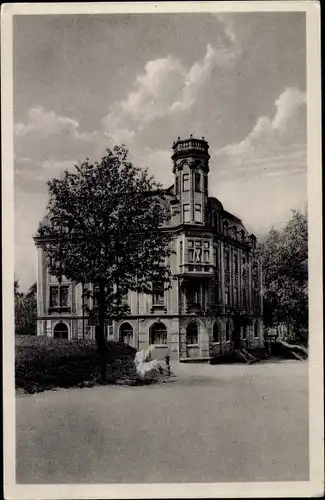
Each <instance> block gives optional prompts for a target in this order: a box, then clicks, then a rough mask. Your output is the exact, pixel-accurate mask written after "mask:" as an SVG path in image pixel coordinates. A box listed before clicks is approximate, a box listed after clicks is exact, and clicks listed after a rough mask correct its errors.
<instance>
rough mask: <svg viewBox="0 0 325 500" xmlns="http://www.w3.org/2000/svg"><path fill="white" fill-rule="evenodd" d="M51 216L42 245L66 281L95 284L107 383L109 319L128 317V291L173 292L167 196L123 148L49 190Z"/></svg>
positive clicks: (96, 315) (53, 267)
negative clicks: (160, 288) (156, 285)
mask: <svg viewBox="0 0 325 500" xmlns="http://www.w3.org/2000/svg"><path fill="white" fill-rule="evenodd" d="M48 190H49V202H48V206H47V216H46V218H45V220H44V221H43V222H42V223H41V224H40V226H39V237H38V238H36V242H37V244H39V246H40V247H41V248H43V250H44V251H45V253H46V255H47V258H48V265H49V268H50V272H51V273H52V274H53V275H55V276H57V277H58V278H59V280H60V277H61V276H63V275H64V276H66V277H67V278H68V279H70V280H71V281H74V282H77V283H83V284H87V283H89V284H91V287H89V288H88V289H86V291H85V294H86V295H87V296H88V297H89V296H92V297H93V298H94V299H95V301H96V305H95V306H94V307H93V308H92V309H91V310H90V309H89V308H88V310H87V312H88V313H89V315H90V317H92V318H94V319H96V321H97V322H98V328H96V342H97V348H98V352H99V355H100V369H101V378H102V379H103V380H105V376H106V356H105V352H106V343H105V335H104V328H105V318H107V317H119V316H121V315H123V314H125V313H126V312H128V307H127V305H126V304H125V295H126V294H127V293H128V291H129V290H132V291H138V292H140V293H151V291H152V283H153V282H155V281H159V282H164V283H165V286H166V287H168V286H170V279H171V275H170V269H169V266H168V257H169V255H170V254H171V250H170V245H169V242H170V234H169V233H168V232H167V231H165V230H164V226H166V222H167V219H168V214H167V210H166V203H165V192H164V190H163V188H162V187H161V185H160V184H159V183H157V182H156V181H155V180H154V179H153V178H152V177H149V175H148V172H147V170H143V169H140V168H137V167H135V166H133V165H132V164H131V162H130V161H129V159H128V150H127V149H126V148H125V147H124V146H115V147H114V148H113V150H110V149H107V150H106V154H105V155H104V157H103V158H102V159H101V161H100V162H95V163H91V162H90V161H89V159H86V160H85V161H84V162H83V163H82V164H81V165H79V166H75V169H74V170H73V171H72V172H68V171H65V172H64V175H63V178H62V179H53V180H52V181H50V182H49V183H48Z"/></svg>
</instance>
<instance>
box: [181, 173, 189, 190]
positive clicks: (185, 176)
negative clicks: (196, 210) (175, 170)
mask: <svg viewBox="0 0 325 500" xmlns="http://www.w3.org/2000/svg"><path fill="white" fill-rule="evenodd" d="M189 190H190V174H183V191H189Z"/></svg>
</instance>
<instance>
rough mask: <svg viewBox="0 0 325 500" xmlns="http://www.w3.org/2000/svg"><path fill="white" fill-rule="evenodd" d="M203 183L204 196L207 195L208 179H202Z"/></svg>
mask: <svg viewBox="0 0 325 500" xmlns="http://www.w3.org/2000/svg"><path fill="white" fill-rule="evenodd" d="M203 182H204V194H206V195H207V194H208V178H207V177H206V176H204V177H203Z"/></svg>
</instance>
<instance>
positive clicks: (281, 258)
mask: <svg viewBox="0 0 325 500" xmlns="http://www.w3.org/2000/svg"><path fill="white" fill-rule="evenodd" d="M256 254H257V256H258V258H259V259H260V262H261V264H262V268H263V286H264V316H265V318H264V323H265V324H266V325H271V324H276V323H281V322H284V323H286V324H287V325H289V326H291V327H292V328H293V330H294V331H295V332H296V333H298V334H299V333H300V332H301V329H307V328H308V222H307V210H305V211H304V212H300V211H297V210H293V211H292V217H291V219H290V220H289V222H288V223H287V225H286V226H285V228H284V229H283V230H282V231H276V230H275V229H271V230H270V232H269V233H268V235H267V236H266V237H265V238H263V239H262V240H261V241H260V243H259V245H258V247H257V251H256Z"/></svg>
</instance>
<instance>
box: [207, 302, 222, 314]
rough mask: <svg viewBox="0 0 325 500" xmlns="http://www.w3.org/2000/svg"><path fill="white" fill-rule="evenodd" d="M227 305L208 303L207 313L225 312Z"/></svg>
mask: <svg viewBox="0 0 325 500" xmlns="http://www.w3.org/2000/svg"><path fill="white" fill-rule="evenodd" d="M224 312H225V306H224V305H223V304H216V303H208V304H207V313H208V314H224Z"/></svg>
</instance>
